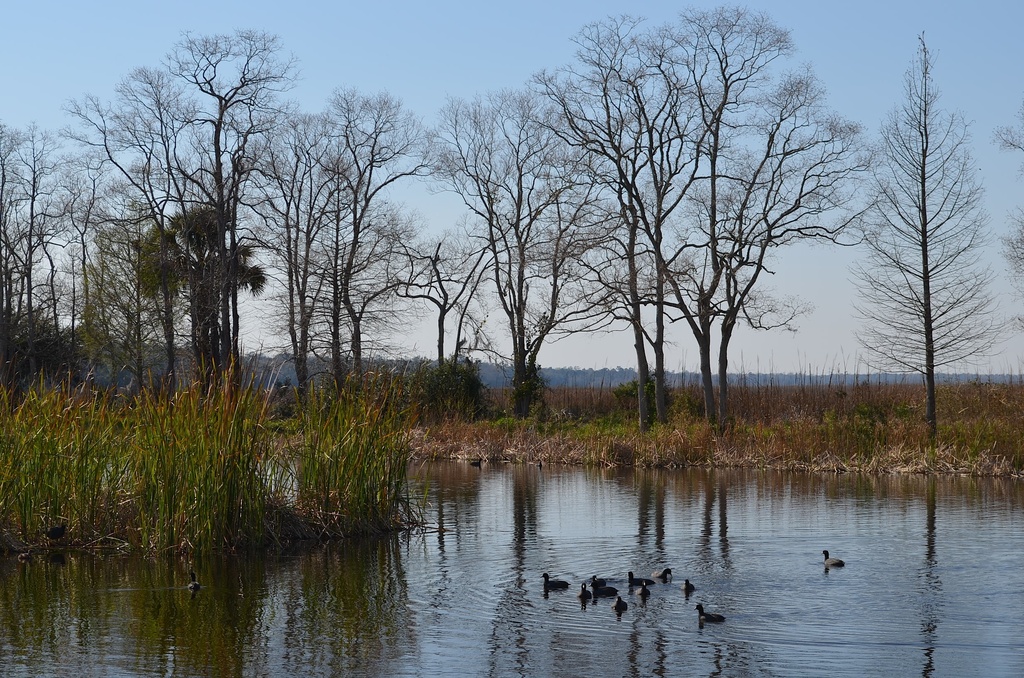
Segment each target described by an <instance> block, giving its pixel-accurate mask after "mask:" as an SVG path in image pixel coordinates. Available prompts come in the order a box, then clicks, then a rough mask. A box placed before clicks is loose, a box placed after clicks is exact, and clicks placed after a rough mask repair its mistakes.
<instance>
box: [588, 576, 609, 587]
mask: <svg viewBox="0 0 1024 678" xmlns="http://www.w3.org/2000/svg"><path fill="white" fill-rule="evenodd" d="M590 585H591V586H608V580H606V579H598V578H597V575H596V574H595V575H594V576H593V577H591V578H590Z"/></svg>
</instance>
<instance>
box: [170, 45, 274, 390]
mask: <svg viewBox="0 0 1024 678" xmlns="http://www.w3.org/2000/svg"><path fill="white" fill-rule="evenodd" d="M280 51H281V47H280V42H279V40H278V38H277V37H276V36H272V35H268V34H266V33H261V32H256V31H236V32H235V33H234V34H233V35H212V36H193V35H188V34H186V36H185V38H184V39H183V40H182V41H181V42H180V43H179V44H178V45H176V46H175V48H174V49H173V50H172V51H171V53H170V55H169V56H168V59H167V67H168V70H169V71H170V73H171V74H172V75H174V76H175V77H176V78H178V79H179V80H181V81H182V82H184V83H185V84H186V86H187V88H188V91H189V92H193V93H195V94H197V95H198V97H199V100H198V101H197V104H196V105H195V107H194V108H193V109H192V111H193V117H192V118H191V119H190V120H188V121H187V122H188V127H187V130H188V132H189V135H188V141H189V143H190V145H191V150H192V153H193V156H192V158H190V160H191V162H190V164H188V165H185V166H179V167H177V168H176V169H177V170H178V171H179V172H181V174H182V177H183V179H184V181H185V182H186V183H187V185H188V187H189V189H190V192H191V193H192V194H193V195H194V196H195V197H196V199H197V200H198V201H199V202H200V204H202V205H205V206H207V207H208V208H209V209H210V210H212V214H213V215H214V216H215V218H216V225H217V229H216V232H215V233H213V234H212V235H213V238H214V240H213V242H212V243H211V249H212V251H211V252H204V256H208V255H212V256H213V257H214V259H213V264H214V266H215V270H216V272H217V275H216V276H215V278H214V279H213V280H212V281H210V282H211V283H212V284H213V286H214V290H212V291H208V292H206V293H204V296H205V295H209V294H212V295H213V298H212V301H213V303H214V304H215V306H216V308H217V309H218V312H219V319H218V322H217V324H216V325H215V326H214V328H213V329H214V334H215V337H214V339H215V343H214V345H212V346H210V351H211V353H210V354H209V355H198V356H197V358H199V359H200V361H201V362H204V361H205V362H209V363H211V364H209V365H206V368H207V369H214V370H218V371H219V370H222V369H224V368H225V367H227V366H228V365H229V364H230V363H237V362H238V358H239V346H238V332H239V315H238V291H239V289H240V287H243V286H244V284H243V283H242V281H241V280H240V277H241V271H242V264H241V255H240V252H241V251H242V248H243V247H246V246H247V245H245V244H244V243H243V239H244V238H245V236H244V235H243V233H242V224H241V214H240V212H241V208H242V206H243V205H244V203H245V199H244V198H245V195H244V193H245V188H246V182H247V181H248V180H249V178H250V175H251V173H252V172H253V171H254V169H255V168H256V165H257V149H259V148H260V145H261V143H262V142H264V141H265V139H266V137H267V136H268V135H269V134H270V132H271V131H272V129H273V127H274V125H275V124H276V123H277V119H278V112H279V106H278V103H277V96H278V95H279V94H280V93H282V92H284V91H286V90H287V89H289V88H290V87H291V85H292V84H293V82H294V64H293V62H292V60H290V59H283V58H281V56H280ZM185 213H186V211H183V212H182V213H181V214H182V215H184V214H185ZM182 223H184V224H186V225H188V224H192V223H198V222H195V221H194V220H190V219H185V220H183V221H182ZM206 235H207V234H205V233H204V234H199V237H198V238H192V237H189V236H187V235H186V237H185V238H184V241H185V242H186V243H191V242H193V241H198V240H201V239H202V238H203V237H205V236H206ZM251 245H252V243H251V242H250V243H249V245H248V246H251ZM186 256H187V255H186ZM197 282H198V281H195V280H193V281H192V283H193V284H192V285H190V288H192V289H193V290H195V284H196V283H197Z"/></svg>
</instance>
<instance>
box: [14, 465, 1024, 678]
mask: <svg viewBox="0 0 1024 678" xmlns="http://www.w3.org/2000/svg"><path fill="white" fill-rule="evenodd" d="M412 477H413V478H414V481H413V482H414V484H415V496H420V497H423V498H424V501H425V507H426V511H427V516H428V517H429V522H430V524H429V526H428V528H427V529H424V530H422V531H417V532H414V533H409V534H402V535H397V536H391V537H386V538H380V539H371V540H366V541H352V542H346V543H344V544H339V545H337V546H335V547H332V548H322V549H315V550H312V551H309V552H302V553H298V554H293V555H291V556H279V557H260V558H252V559H248V558H225V559H221V558H213V559H200V560H198V561H196V562H194V563H192V562H184V561H181V560H175V559H164V558H154V559H149V558H125V557H116V556H109V557H104V556H101V555H92V554H86V553H81V552H76V551H53V552H40V553H37V554H36V555H35V557H34V558H33V559H32V561H31V562H28V563H24V562H20V561H18V560H17V558H15V557H13V556H11V557H4V558H0V665H2V666H3V667H4V669H3V675H5V676H7V675H13V676H36V675H68V674H71V675H84V676H137V675H218V676H262V675H286V674H289V673H290V674H294V675H302V676H334V675H360V676H392V675H495V676H499V675H500V676H505V675H520V676H534V675H550V676H577V675H591V674H593V675H659V676H660V675H679V674H680V673H685V674H687V675H689V674H697V675H730V676H731V675H766V676H768V675H771V676H800V675H810V676H817V675H824V674H829V675H830V676H842V675H850V676H860V675H866V674H871V675H877V674H885V675H912V674H916V673H918V672H920V673H921V675H922V676H926V677H927V676H959V675H967V674H972V673H977V671H978V670H979V667H984V668H985V671H986V672H987V673H988V674H989V675H1021V674H1024V641H1022V640H1021V639H1020V635H1019V629H1020V628H1024V611H1022V610H1021V609H1020V606H1019V605H1018V604H1017V598H1018V596H1019V592H1020V591H1021V590H1024V574H1022V573H1021V570H1020V569H1019V568H1018V567H1016V565H1017V558H1018V553H1019V551H1020V548H1021V546H1024V525H1022V522H1021V521H1020V519H1019V515H1020V509H1021V508H1022V506H1024V501H1022V498H1024V491H1022V486H1021V484H1020V483H1017V482H1014V481H1012V480H1005V479H1001V480H992V479H973V478H962V479H960V478H923V477H912V476H895V477H887V476H840V475H832V476H824V475H820V476H816V475H794V474H780V473H767V472H746V473H739V472H736V473H733V472H722V471H705V470H688V471H685V472H669V471H650V470H642V471H641V470H638V471H635V472H634V471H631V470H627V469H601V470H584V469H576V468H558V467H552V466H547V467H544V468H543V469H538V468H537V467H535V466H532V465H530V466H522V465H521V466H512V465H509V466H504V465H496V464H488V465H484V466H483V467H482V468H476V467H472V466H470V465H469V464H432V465H427V466H424V467H418V468H415V469H412ZM823 548H832V549H833V550H834V551H835V553H836V554H840V555H841V557H843V558H844V559H845V560H846V561H847V566H846V567H845V568H841V569H837V570H833V571H831V572H830V573H828V574H827V575H824V574H823V573H822V568H821V561H820V559H821V555H820V554H821V550H822V549H823ZM979 554H983V556H982V557H979ZM190 567H194V568H195V570H196V573H197V575H198V579H199V581H201V582H202V584H203V586H202V589H201V590H200V591H198V592H197V593H196V595H195V596H194V597H191V596H190V593H189V591H188V590H187V589H186V584H187V583H188V571H189V568H190ZM662 567H671V568H672V570H673V574H674V577H675V581H674V582H672V583H662V582H657V583H655V584H654V585H653V586H648V588H649V590H650V595H649V597H648V598H646V599H644V598H642V597H641V596H640V595H639V593H638V592H639V588H633V589H632V590H631V589H630V587H629V586H628V581H627V576H626V573H627V572H628V571H629V570H633V571H634V572H636V573H638V574H640V575H646V574H647V573H650V572H651V571H652V570H654V569H659V568H662ZM545 571H546V572H550V573H551V574H552V576H554V577H557V578H561V579H565V580H567V581H569V582H570V586H569V588H568V589H567V590H560V591H549V592H547V595H545V592H544V589H543V581H542V579H541V577H540V575H541V573H542V572H545ZM595 574H598V575H602V576H606V577H607V578H608V580H609V581H608V584H609V585H610V586H613V587H616V588H618V589H619V595H620V596H621V597H622V599H623V600H624V601H625V602H626V603H627V604H628V608H627V609H626V610H625V611H623V612H621V613H619V614H617V613H616V611H615V610H614V609H613V607H612V604H613V602H614V601H615V597H614V596H613V597H612V598H599V599H596V600H594V601H586V600H583V601H581V600H580V598H579V597H578V595H577V594H578V592H579V591H580V584H581V583H583V582H584V581H586V580H589V579H590V578H591V577H592V576H593V575H595ZM686 579H690V580H691V581H693V582H694V583H695V584H696V586H697V590H696V591H695V592H693V593H691V594H689V595H687V594H686V592H684V591H683V588H682V587H683V582H684V581H685V580H686ZM951 582H956V585H955V586H952V585H951ZM697 603H701V604H703V605H704V606H705V607H706V608H707V609H708V610H711V611H715V612H721V613H723V614H725V616H726V617H727V621H726V622H724V623H722V624H707V625H705V627H704V628H701V627H700V626H699V625H698V620H697V613H696V612H695V610H694V605H695V604H697Z"/></svg>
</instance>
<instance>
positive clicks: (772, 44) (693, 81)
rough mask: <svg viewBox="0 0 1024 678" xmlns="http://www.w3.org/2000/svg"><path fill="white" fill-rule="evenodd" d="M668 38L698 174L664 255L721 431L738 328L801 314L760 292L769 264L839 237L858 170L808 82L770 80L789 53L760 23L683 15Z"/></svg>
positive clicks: (846, 131) (848, 135)
mask: <svg viewBox="0 0 1024 678" xmlns="http://www.w3.org/2000/svg"><path fill="white" fill-rule="evenodd" d="M670 31H671V34H672V36H673V40H674V41H675V43H676V45H677V47H678V49H679V51H680V54H679V56H678V57H677V58H678V59H679V60H680V61H681V62H684V63H686V64H688V72H689V77H690V82H689V87H690V90H691V91H692V92H693V93H694V96H695V97H696V100H697V104H698V108H699V111H700V119H701V128H702V132H701V134H700V135H699V137H698V138H699V139H700V142H699V146H698V148H697V149H696V154H697V157H698V163H699V165H700V170H699V172H698V175H697V177H696V180H695V181H694V185H693V188H692V189H691V191H690V193H689V196H688V198H689V201H688V209H687V218H686V219H685V220H681V223H680V227H681V233H680V235H679V237H677V238H676V240H675V241H676V242H677V243H679V249H678V250H677V252H676V253H675V254H674V255H673V256H672V268H673V277H672V283H673V290H674V293H675V301H674V304H673V306H674V307H675V308H676V309H678V310H679V311H680V312H681V314H682V318H683V319H684V320H685V321H686V323H687V325H688V326H689V328H690V330H691V332H692V334H693V336H694V338H695V340H696V341H697V345H698V347H699V352H700V369H701V377H702V383H703V390H704V401H705V409H706V412H707V415H708V417H709V418H711V419H717V421H718V422H719V425H724V424H725V422H726V419H727V417H728V386H729V379H728V367H729V347H730V342H731V339H732V337H733V333H734V331H735V328H736V325H737V323H738V322H740V321H744V322H746V323H747V324H748V325H750V326H751V327H754V328H758V329H771V328H775V327H785V326H787V325H788V324H789V323H790V321H792V320H793V318H794V317H795V316H796V315H797V313H798V312H799V311H800V310H801V309H802V306H801V304H800V302H799V301H797V300H788V299H775V298H773V297H772V296H771V295H770V294H769V293H767V292H766V291H765V290H764V276H765V275H766V274H768V275H770V274H771V272H772V271H771V270H770V269H769V265H770V261H771V255H772V253H773V252H774V251H775V250H776V249H777V248H779V247H783V246H785V245H788V244H790V243H793V242H795V241H798V240H815V239H816V240H826V241H834V240H835V239H836V238H838V237H839V235H840V234H841V233H842V232H843V230H844V228H845V226H846V225H847V224H848V223H849V222H850V219H851V218H852V214H853V213H852V212H850V211H848V210H842V209H841V208H842V207H844V206H845V205H846V204H847V203H848V201H849V200H850V196H851V194H852V190H851V189H852V188H853V182H852V180H853V179H855V178H856V177H857V176H858V175H859V174H860V173H861V172H862V171H863V170H865V169H866V167H867V163H866V158H865V155H864V154H863V153H861V152H859V151H858V138H859V127H858V126H857V125H855V124H853V123H850V122H848V121H846V120H843V119H842V118H840V117H839V116H837V115H836V114H834V113H832V112H831V111H829V110H828V109H827V108H826V107H825V103H824V92H823V90H822V88H821V86H820V85H819V84H818V82H817V80H816V79H815V77H814V76H813V74H812V73H810V71H809V70H808V69H803V70H797V71H792V72H782V73H780V72H779V70H780V69H779V68H778V64H779V62H781V61H783V60H784V59H785V57H787V56H788V55H789V54H790V53H791V52H792V49H793V46H792V41H791V39H790V36H789V33H788V32H787V31H785V30H783V29H782V28H780V27H779V26H778V25H776V24H775V23H774V22H773V21H772V20H771V19H770V18H769V17H768V16H766V15H764V14H760V13H754V12H750V11H748V10H745V9H739V8H719V9H715V10H711V11H689V12H686V13H685V14H684V15H683V17H682V20H681V21H680V23H679V24H678V25H677V26H675V27H672V28H671V29H670ZM716 326H717V330H718V333H719V340H718V355H717V373H718V397H717V407H716V399H715V390H714V381H713V370H712V352H713V336H712V334H713V330H714V329H716Z"/></svg>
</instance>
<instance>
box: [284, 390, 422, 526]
mask: <svg viewBox="0 0 1024 678" xmlns="http://www.w3.org/2000/svg"><path fill="white" fill-rule="evenodd" d="M385 382H388V383H385ZM368 383H369V387H368ZM368 383H360V384H357V385H350V386H349V387H348V389H347V391H346V392H345V393H342V394H339V395H338V396H327V395H324V394H322V393H314V394H312V395H311V396H310V398H309V400H308V402H307V404H306V406H305V407H304V408H303V409H302V412H301V415H300V429H301V433H302V435H301V439H300V442H299V443H298V444H297V445H296V446H295V447H294V454H295V457H294V467H295V485H296V494H297V506H298V507H299V508H300V510H301V512H302V513H303V515H305V516H307V517H308V518H309V520H311V521H312V522H313V523H314V524H315V526H316V529H317V531H318V532H319V533H320V534H325V535H332V536H341V535H344V534H348V533H351V532H370V531H374V530H375V529H379V526H382V525H383V526H389V525H393V524H395V523H396V522H400V521H402V520H404V519H406V518H408V517H410V516H411V515H412V514H413V511H412V506H411V505H410V504H409V503H408V501H407V500H406V498H405V495H404V487H405V482H406V469H407V466H408V462H409V431H410V430H411V421H412V417H411V410H410V409H409V408H408V407H407V406H406V405H405V404H404V402H403V398H402V393H401V388H400V386H399V384H398V383H397V382H391V381H390V380H385V379H384V378H381V377H378V378H376V380H375V381H372V382H368Z"/></svg>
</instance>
